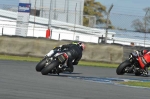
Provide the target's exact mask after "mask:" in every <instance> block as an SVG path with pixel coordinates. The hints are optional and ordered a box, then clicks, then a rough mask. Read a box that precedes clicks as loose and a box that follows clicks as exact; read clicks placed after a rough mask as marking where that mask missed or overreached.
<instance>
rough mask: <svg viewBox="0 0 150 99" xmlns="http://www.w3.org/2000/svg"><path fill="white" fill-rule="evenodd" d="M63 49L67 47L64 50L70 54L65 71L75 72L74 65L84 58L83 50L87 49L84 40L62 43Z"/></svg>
mask: <svg viewBox="0 0 150 99" xmlns="http://www.w3.org/2000/svg"><path fill="white" fill-rule="evenodd" d="M60 47H61V50H63V49H67V50H65V51H64V52H65V53H66V54H67V55H68V60H67V66H68V67H67V68H64V71H69V72H73V65H77V64H78V62H79V61H80V59H81V58H82V51H83V50H84V49H85V44H84V43H82V42H78V43H74V42H73V43H71V44H66V45H60Z"/></svg>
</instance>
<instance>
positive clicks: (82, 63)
mask: <svg viewBox="0 0 150 99" xmlns="http://www.w3.org/2000/svg"><path fill="white" fill-rule="evenodd" d="M0 59H1V60H18V61H32V62H39V61H40V60H41V59H42V58H37V57H23V56H11V55H0ZM79 65H80V66H99V67H109V68H110V67H111V68H116V67H117V66H118V64H111V63H103V62H89V61H80V62H79ZM114 72H115V71H114ZM120 84H124V85H130V86H142V87H150V82H134V81H132V82H131V81H129V82H120Z"/></svg>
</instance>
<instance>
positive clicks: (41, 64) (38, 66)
mask: <svg viewBox="0 0 150 99" xmlns="http://www.w3.org/2000/svg"><path fill="white" fill-rule="evenodd" d="M45 64H46V58H43V59H42V60H41V61H40V62H39V63H38V64H37V65H36V67H35V69H36V71H37V72H40V71H41V70H42V69H43V68H44V66H45Z"/></svg>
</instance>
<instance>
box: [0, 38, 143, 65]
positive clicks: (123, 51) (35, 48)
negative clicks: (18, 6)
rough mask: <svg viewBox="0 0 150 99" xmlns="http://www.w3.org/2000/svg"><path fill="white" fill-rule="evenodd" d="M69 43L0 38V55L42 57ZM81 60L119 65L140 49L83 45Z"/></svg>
mask: <svg viewBox="0 0 150 99" xmlns="http://www.w3.org/2000/svg"><path fill="white" fill-rule="evenodd" d="M68 43H71V41H55V40H50V39H45V38H32V37H29V38H25V37H13V36H0V54H6V55H20V56H35V57H43V56H44V55H45V54H47V53H48V52H49V51H50V50H51V49H53V48H54V47H55V46H59V45H62V44H68ZM85 44H86V49H85V51H84V52H83V56H82V60H87V61H103V62H111V63H121V62H122V61H123V60H124V59H126V58H128V55H129V53H130V52H132V51H133V50H136V49H142V48H141V47H132V46H122V45H116V44H92V43H85Z"/></svg>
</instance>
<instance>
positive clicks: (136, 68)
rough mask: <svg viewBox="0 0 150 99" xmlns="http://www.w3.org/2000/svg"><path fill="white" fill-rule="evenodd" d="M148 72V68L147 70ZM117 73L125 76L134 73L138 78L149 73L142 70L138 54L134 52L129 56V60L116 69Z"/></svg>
mask: <svg viewBox="0 0 150 99" xmlns="http://www.w3.org/2000/svg"><path fill="white" fill-rule="evenodd" d="M146 69H147V71H148V68H146ZM116 73H117V74H118V75H123V74H125V73H133V74H135V75H136V76H140V75H143V76H146V75H147V74H146V73H147V72H146V71H145V70H143V69H141V66H140V63H139V60H138V54H137V53H136V52H132V53H130V55H129V58H128V59H127V60H125V61H124V62H122V63H121V64H120V65H119V66H118V67H117V69H116Z"/></svg>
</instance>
